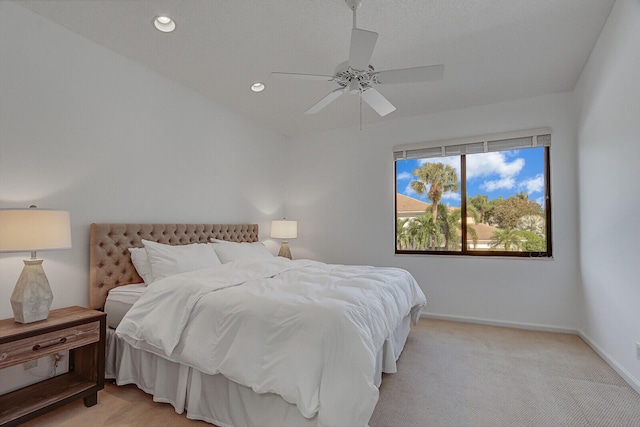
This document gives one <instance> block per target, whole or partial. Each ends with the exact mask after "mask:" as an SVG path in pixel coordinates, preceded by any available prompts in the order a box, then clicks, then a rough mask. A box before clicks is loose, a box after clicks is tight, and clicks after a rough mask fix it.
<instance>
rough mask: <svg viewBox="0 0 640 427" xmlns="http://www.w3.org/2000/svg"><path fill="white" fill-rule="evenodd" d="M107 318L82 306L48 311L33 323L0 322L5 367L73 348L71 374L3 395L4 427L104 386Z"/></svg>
mask: <svg viewBox="0 0 640 427" xmlns="http://www.w3.org/2000/svg"><path fill="white" fill-rule="evenodd" d="M105 328H106V314H105V313H102V312H100V311H96V310H90V309H88V308H83V307H68V308H61V309H59V310H52V311H51V312H49V317H48V319H46V320H42V321H39V322H34V323H27V324H22V323H17V322H15V321H14V320H13V319H5V320H0V369H2V368H6V367H9V366H13V365H17V364H20V363H25V362H28V361H30V360H35V359H39V358H41V357H44V356H48V355H52V354H57V353H59V352H61V351H66V350H69V372H68V373H66V374H62V375H58V376H57V377H53V378H50V379H47V380H45V381H42V382H39V383H36V384H33V385H30V386H27V387H24V388H21V389H19V390H16V391H13V392H11V393H8V394H5V395H2V396H0V425H1V426H14V425H18V424H20V423H23V422H25V421H27V420H30V419H32V418H35V417H37V416H38V415H40V414H42V413H44V412H47V411H50V410H52V409H55V408H57V407H59V406H62V405H64V404H66V403H68V402H70V401H72V400H74V399H79V398H83V399H84V404H85V406H93V405H95V404H96V403H98V390H101V389H103V388H104V363H105V361H104V358H105V331H106V329H105Z"/></svg>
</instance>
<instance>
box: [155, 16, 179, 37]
mask: <svg viewBox="0 0 640 427" xmlns="http://www.w3.org/2000/svg"><path fill="white" fill-rule="evenodd" d="M153 25H154V26H155V27H156V28H157V29H158V30H160V31H162V32H163V33H170V32H171V31H173V30H175V29H176V23H175V22H174V20H173V19H171V18H169V17H168V16H156V17H155V19H154V20H153Z"/></svg>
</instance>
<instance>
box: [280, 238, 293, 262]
mask: <svg viewBox="0 0 640 427" xmlns="http://www.w3.org/2000/svg"><path fill="white" fill-rule="evenodd" d="M278 256H281V257H285V258H289V259H292V258H291V250H290V249H289V243H288V242H285V241H283V242H282V244H281V245H280V252H278Z"/></svg>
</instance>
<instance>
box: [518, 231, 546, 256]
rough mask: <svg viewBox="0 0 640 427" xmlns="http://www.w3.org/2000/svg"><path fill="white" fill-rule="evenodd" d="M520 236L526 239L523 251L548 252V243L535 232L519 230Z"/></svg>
mask: <svg viewBox="0 0 640 427" xmlns="http://www.w3.org/2000/svg"><path fill="white" fill-rule="evenodd" d="M518 234H519V235H520V236H522V238H523V239H524V242H523V245H522V250H525V251H527V252H544V251H546V250H547V241H546V240H545V239H544V238H543V237H540V236H539V235H538V234H536V233H534V232H533V231H528V230H518Z"/></svg>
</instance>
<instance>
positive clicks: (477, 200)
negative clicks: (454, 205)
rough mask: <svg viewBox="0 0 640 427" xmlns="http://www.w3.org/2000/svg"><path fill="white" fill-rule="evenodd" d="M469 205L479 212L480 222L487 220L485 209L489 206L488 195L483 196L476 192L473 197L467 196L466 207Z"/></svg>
mask: <svg viewBox="0 0 640 427" xmlns="http://www.w3.org/2000/svg"><path fill="white" fill-rule="evenodd" d="M470 206H473V207H474V208H476V209H477V210H478V212H479V213H480V222H481V223H485V222H486V220H487V216H486V214H487V211H488V210H489V208H490V207H491V204H490V203H489V196H483V195H482V194H478V195H476V196H474V197H473V198H472V197H467V209H468V208H469V207H470Z"/></svg>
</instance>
